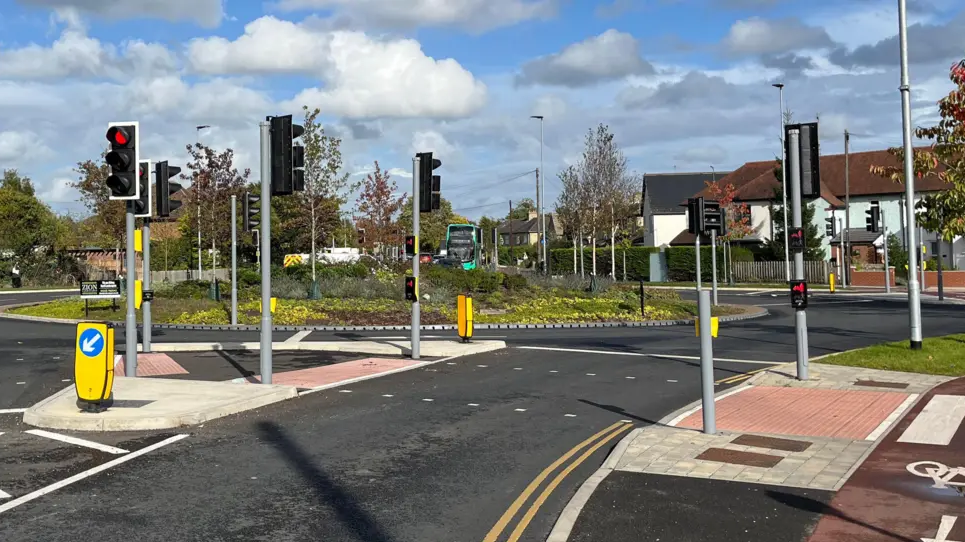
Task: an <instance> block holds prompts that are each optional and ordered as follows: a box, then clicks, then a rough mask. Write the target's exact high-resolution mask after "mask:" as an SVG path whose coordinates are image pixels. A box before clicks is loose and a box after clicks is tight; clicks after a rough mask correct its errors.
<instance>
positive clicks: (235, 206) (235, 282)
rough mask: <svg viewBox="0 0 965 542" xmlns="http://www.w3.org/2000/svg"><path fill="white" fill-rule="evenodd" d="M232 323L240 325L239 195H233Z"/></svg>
mask: <svg viewBox="0 0 965 542" xmlns="http://www.w3.org/2000/svg"><path fill="white" fill-rule="evenodd" d="M231 325H233V326H236V325H238V196H236V195H234V194H232V195H231Z"/></svg>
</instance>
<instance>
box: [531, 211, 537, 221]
mask: <svg viewBox="0 0 965 542" xmlns="http://www.w3.org/2000/svg"><path fill="white" fill-rule="evenodd" d="M537 216H539V214H538V213H537V212H536V211H530V212H529V219H530V220H532V219H534V218H536V217H537Z"/></svg>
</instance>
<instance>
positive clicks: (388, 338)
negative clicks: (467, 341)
mask: <svg viewBox="0 0 965 542" xmlns="http://www.w3.org/2000/svg"><path fill="white" fill-rule="evenodd" d="M411 338H412V337H410V336H408V335H406V336H404V337H403V336H401V335H400V336H398V337H362V339H371V340H373V341H402V340H406V341H407V340H409V339H411ZM419 338H420V339H451V338H452V337H451V336H450V335H419ZM472 338H473V339H505V338H506V335H473V337H472Z"/></svg>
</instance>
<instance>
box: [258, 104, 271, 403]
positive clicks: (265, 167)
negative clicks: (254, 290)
mask: <svg viewBox="0 0 965 542" xmlns="http://www.w3.org/2000/svg"><path fill="white" fill-rule="evenodd" d="M258 127H259V128H260V129H261V243H260V246H261V383H262V384H271V131H270V130H271V124H270V123H269V122H267V121H264V122H259V123H258Z"/></svg>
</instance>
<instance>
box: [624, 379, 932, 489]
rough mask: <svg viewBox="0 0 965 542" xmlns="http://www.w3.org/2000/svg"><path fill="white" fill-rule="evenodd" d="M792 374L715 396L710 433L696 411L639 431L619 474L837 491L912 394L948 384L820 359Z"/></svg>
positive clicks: (905, 408) (909, 402)
mask: <svg viewBox="0 0 965 542" xmlns="http://www.w3.org/2000/svg"><path fill="white" fill-rule="evenodd" d="M793 373H794V365H793V364H789V365H783V366H779V367H776V368H773V369H770V370H768V371H766V372H761V373H759V374H757V375H755V376H754V377H753V378H751V379H750V380H749V381H748V384H747V385H748V388H747V389H744V390H741V391H739V392H737V393H731V394H730V395H726V396H724V397H722V398H721V399H719V400H718V401H717V409H716V410H717V427H718V433H717V434H716V435H705V434H703V433H701V432H700V431H699V428H700V427H701V425H702V423H701V418H702V412H701V411H700V409H697V410H696V411H695V412H690V413H688V415H687V416H685V417H684V418H683V419H682V420H681V421H680V422H678V424H677V426H675V427H672V426H668V425H662V424H656V425H651V426H648V427H645V428H643V429H641V430H639V432H638V433H637V434H636V436H635V437H634V438H633V440H632V441H631V442H630V443H629V445H628V447H627V448H626V450H625V451H624V453H623V455H622V457H620V458H619V459H618V460H617V463H616V470H623V471H631V472H641V473H649V474H663V475H672V476H686V477H696V478H709V479H716V480H734V481H740V482H748V483H760V484H769V485H780V486H789V487H800V488H810V489H821V490H830V491H837V490H838V489H839V488H841V486H842V485H844V483H845V482H846V481H847V479H848V477H849V476H850V475H851V473H852V472H854V470H855V469H856V468H857V467H858V465H859V464H860V463H861V461H862V460H863V458H864V457H865V456H867V454H868V453H869V452H870V451H871V449H872V448H873V447H874V446H875V443H876V441H877V440H879V439H880V438H881V436H882V435H883V434H885V433H886V431H885V430H886V429H887V428H888V427H889V426H891V424H892V423H893V422H894V421H895V420H896V419H899V417H900V416H901V415H902V414H903V413H905V412H907V411H908V409H909V408H910V407H911V405H912V404H913V403H914V400H915V398H917V397H918V395H919V394H921V393H924V392H926V391H927V390H929V389H931V388H932V387H934V386H936V385H938V384H941V383H943V382H947V381H949V380H951V378H948V377H940V376H929V375H918V374H912V373H899V372H894V371H879V370H873V369H861V368H853V367H839V366H834V365H825V364H821V363H811V365H810V374H811V379H810V380H808V381H804V382H801V381H798V380H796V379H795V378H794V374H793ZM859 382H860V384H859ZM869 383H871V384H874V383H878V384H881V386H878V387H876V386H874V385H869ZM896 384H906V386H904V387H903V388H901V389H897V388H896V387H895V385H896ZM678 417H679V416H678ZM760 437H772V438H773V437H776V438H781V439H786V440H790V441H794V442H782V441H772V440H770V439H769V438H760ZM735 441H736V442H735ZM748 443H750V444H753V445H746V444H748ZM698 457H702V459H698ZM769 458H770V459H769ZM778 459H779V460H778ZM742 462H744V463H752V464H765V465H766V464H773V466H771V467H764V466H749V465H747V464H741V463H742Z"/></svg>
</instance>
